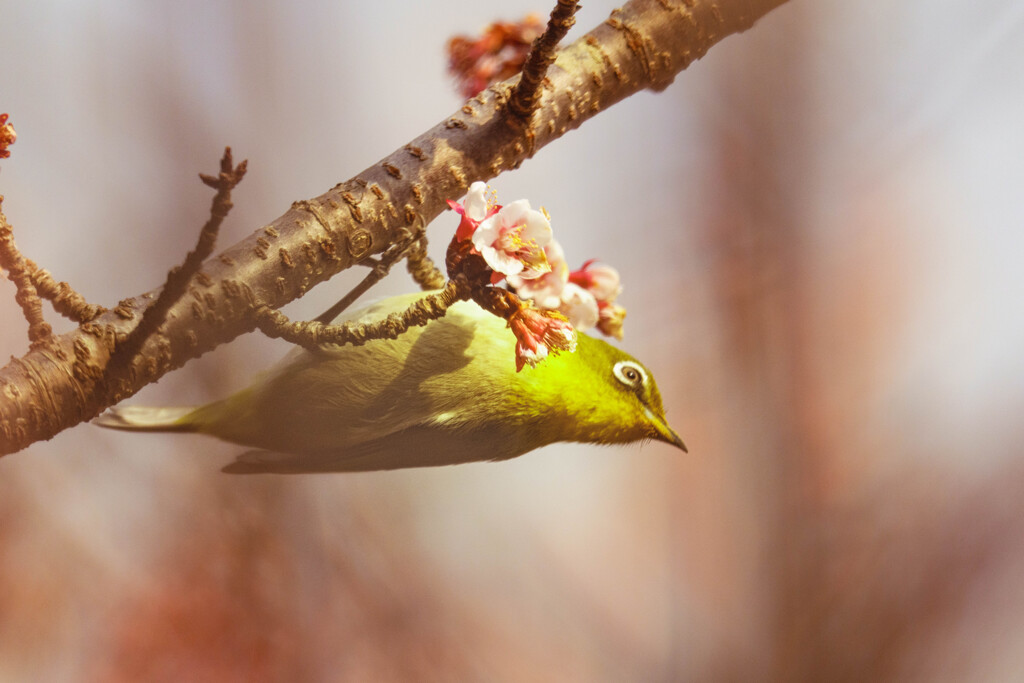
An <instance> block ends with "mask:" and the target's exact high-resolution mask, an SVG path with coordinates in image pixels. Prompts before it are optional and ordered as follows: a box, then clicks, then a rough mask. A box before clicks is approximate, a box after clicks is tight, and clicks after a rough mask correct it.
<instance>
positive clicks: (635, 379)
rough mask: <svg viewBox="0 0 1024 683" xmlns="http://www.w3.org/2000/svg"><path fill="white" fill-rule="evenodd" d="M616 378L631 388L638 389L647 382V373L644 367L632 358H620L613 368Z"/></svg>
mask: <svg viewBox="0 0 1024 683" xmlns="http://www.w3.org/2000/svg"><path fill="white" fill-rule="evenodd" d="M612 372H614V373H615V379H617V380H619V381H620V382H622V383H623V384H625V385H626V386H627V387H629V388H630V389H636V388H637V387H641V386H643V385H644V384H647V373H646V372H644V369H643V368H642V367H640V366H639V365H637V364H636V363H634V362H633V361H631V360H620V361H619V362H618V363H616V364H615V367H613V368H612Z"/></svg>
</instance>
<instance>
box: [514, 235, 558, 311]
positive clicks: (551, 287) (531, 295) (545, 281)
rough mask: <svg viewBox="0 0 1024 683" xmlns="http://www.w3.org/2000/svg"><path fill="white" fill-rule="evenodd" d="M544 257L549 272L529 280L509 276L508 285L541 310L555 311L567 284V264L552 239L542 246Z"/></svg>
mask: <svg viewBox="0 0 1024 683" xmlns="http://www.w3.org/2000/svg"><path fill="white" fill-rule="evenodd" d="M544 256H545V257H546V258H547V260H548V265H549V266H551V270H550V271H549V272H547V273H544V274H543V275H541V276H540V277H536V278H533V279H531V280H527V279H525V278H523V277H521V276H519V275H510V276H509V277H508V283H509V284H510V285H512V286H513V287H515V288H516V293H517V294H519V296H521V297H523V298H524V299H532V300H533V301H534V303H536V304H537V305H538V306H540V307H541V308H546V309H549V310H557V309H558V308H559V307H560V306H561V305H562V290H563V289H565V285H566V283H567V282H569V264H568V263H566V261H565V252H563V251H562V245H560V244H559V243H558V240H556V239H554V238H552V239H551V241H550V242H548V243H547V244H546V245H545V246H544ZM570 320H571V318H570Z"/></svg>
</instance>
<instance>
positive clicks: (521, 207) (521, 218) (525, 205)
mask: <svg viewBox="0 0 1024 683" xmlns="http://www.w3.org/2000/svg"><path fill="white" fill-rule="evenodd" d="M529 212H530V200H528V199H517V200H515V201H514V202H512V203H511V204H506V205H505V206H503V207H501V210H500V211H498V213H497V214H495V217H496V218H497V219H498V220H499V221H500V222H501V225H502V227H506V228H509V227H512V226H515V225H519V224H520V223H523V222H525V221H526V214H527V213H529Z"/></svg>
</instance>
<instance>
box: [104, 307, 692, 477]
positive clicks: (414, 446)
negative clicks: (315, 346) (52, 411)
mask: <svg viewBox="0 0 1024 683" xmlns="http://www.w3.org/2000/svg"><path fill="white" fill-rule="evenodd" d="M419 296H422V295H421V294H411V295H404V296H399V297H393V298H390V299H387V300H385V301H382V302H379V303H377V304H375V305H372V306H369V307H368V308H366V309H364V310H362V311H360V312H359V313H356V314H355V315H354V316H352V319H354V320H358V321H365V322H369V321H372V320H378V319H380V318H382V317H384V316H386V315H387V314H389V313H391V312H394V311H401V310H403V309H404V308H406V307H407V306H408V305H409V304H410V303H412V302H413V301H414V300H415V299H416V298H417V297H419ZM515 343H516V340H515V337H514V336H513V335H512V333H511V332H510V331H509V329H508V327H507V325H506V323H505V321H504V320H502V319H500V318H498V317H496V316H494V315H492V314H490V313H488V312H486V311H484V310H483V309H481V308H480V307H479V306H477V305H476V304H475V303H473V302H471V301H464V302H460V303H457V304H455V305H453V306H452V307H451V308H450V309H449V310H448V313H447V315H445V316H444V317H443V318H440V319H438V320H435V321H432V322H430V323H428V324H427V325H426V326H425V327H414V328H412V329H410V330H409V331H408V332H406V333H405V334H403V335H401V336H400V337H399V338H398V339H394V340H374V341H370V342H367V343H366V344H365V345H363V346H325V347H323V349H322V350H318V351H307V350H305V349H301V348H300V349H296V350H295V351H293V352H292V353H291V354H289V355H288V356H287V357H286V358H285V359H284V360H283V361H282V362H281V363H280V364H279V365H278V366H276V367H275V368H274V369H272V370H270V371H269V372H268V373H266V374H264V375H263V376H261V377H260V378H259V379H258V380H257V381H256V382H255V383H254V384H253V385H252V386H250V387H248V388H246V389H243V390H242V391H240V392H238V393H236V394H234V395H233V396H230V397H228V398H226V399H224V400H221V401H216V402H214V403H210V404H207V405H205V406H200V407H198V408H195V407H190V408H149V407H140V406H126V407H121V408H114V409H113V410H111V411H109V412H107V413H105V414H104V415H101V416H100V417H99V418H97V419H96V420H95V423H96V424H99V425H101V426H104V427H111V428H114V429H127V430H137V431H156V432H198V433H200V434H208V435H210V436H215V437H218V438H220V439H224V440H226V441H231V442H234V443H238V444H242V445H245V446H251V447H255V448H256V449H259V450H256V451H250V452H248V453H245V454H243V455H241V456H239V458H238V459H237V460H236V461H235V462H233V463H231V464H230V465H228V466H227V467H225V468H224V471H225V472H231V473H264V472H276V473H302V472H352V471H365V470H386V469H396V468H401V467H425V466H432V465H451V464H456V463H464V462H474V461H480V460H504V459H507V458H513V457H515V456H517V455H522V454H523V453H526V452H527V451H531V450H533V449H534V448H539V447H540V446H545V445H547V444H550V443H554V442H556V441H581V442H587V443H599V444H614V443H628V442H632V441H638V440H641V439H657V440H659V441H664V442H665V443H669V444H672V445H674V446H676V447H678V448H681V449H683V450H684V451H685V450H686V447H685V446H684V445H683V442H682V440H681V439H680V438H679V436H678V435H677V434H676V433H675V432H674V431H673V430H672V429H671V428H670V427H669V426H668V423H667V422H666V421H665V413H664V409H663V408H662V404H661V395H660V394H659V393H658V387H657V385H656V384H655V382H654V377H653V376H652V375H651V373H650V372H649V371H648V370H647V369H646V368H645V367H644V366H643V365H641V364H640V363H639V362H637V361H636V360H635V359H634V358H632V357H631V356H629V355H628V354H626V353H624V352H623V351H620V350H619V349H617V348H615V347H613V346H611V345H609V344H607V343H605V342H603V341H601V340H598V339H594V338H592V337H589V336H587V335H585V334H580V335H579V339H578V345H577V349H576V351H575V352H573V353H562V354H559V355H557V356H553V357H549V358H547V359H545V360H544V361H543V362H541V363H540V364H538V365H537V367H534V368H526V369H524V370H523V371H522V372H518V373H517V372H516V368H515V361H514V348H515Z"/></svg>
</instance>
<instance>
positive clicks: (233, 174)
mask: <svg viewBox="0 0 1024 683" xmlns="http://www.w3.org/2000/svg"><path fill="white" fill-rule="evenodd" d="M247 164H248V162H247V161H242V163H240V164H238V166H235V165H234V160H233V158H232V156H231V148H230V147H226V148H224V156H223V157H222V158H221V160H220V173H219V174H218V175H217V176H216V177H214V176H209V175H206V174H204V173H200V174H199V178H200V180H202V181H203V183H204V184H206V185H208V186H210V187H212V188H214V189H216V190H217V194H216V195H214V197H213V202H212V204H211V206H210V219H209V220H208V221H206V225H204V226H203V229H202V231H201V232H200V233H199V240H198V241H197V243H196V248H195V249H193V250H192V251H190V252H189V253H188V255H187V256H186V257H185V260H184V262H182V264H181V265H180V266H177V267H175V268H172V269H171V271H170V272H169V273H167V281H166V282H165V283H164V286H163V289H162V290H161V291H160V295H159V296H158V297H157V299H156V301H154V302H153V303H152V304H151V305H150V306H149V307H148V308H146V311H145V312H144V313H143V314H142V320H140V321H139V324H138V325H137V326H136V327H135V329H134V330H132V331H131V333H130V334H129V335H128V337H127V338H126V339H125V340H124V341H123V342H122V343H120V344H118V346H117V348H116V349H115V350H114V354H113V355H112V356H111V358H110V362H109V363H108V364H107V376H108V378H109V377H110V376H111V373H115V374H116V373H120V372H122V371H123V368H124V366H127V365H128V364H130V363H131V362H132V360H133V359H134V358H135V356H136V355H138V353H139V351H140V350H141V349H142V345H143V344H144V343H145V342H146V340H147V339H148V338H149V337H150V336H151V335H152V334H153V333H154V332H156V330H157V328H158V327H160V325H162V324H163V322H164V319H165V318H166V317H167V312H168V311H169V310H170V309H171V307H172V306H173V305H174V304H175V303H176V302H177V301H178V300H179V299H181V297H182V296H183V295H184V294H185V291H186V289H187V288H188V283H189V281H190V280H191V279H192V277H193V276H194V275H195V274H196V273H198V272H199V268H200V267H201V266H202V264H203V261H205V260H206V259H207V258H208V257H209V256H210V254H211V253H212V252H213V247H214V244H216V241H217V233H218V231H219V230H220V225H221V223H222V222H223V221H224V218H225V217H226V216H227V215H228V212H229V211H231V207H232V206H233V205H232V203H231V190H233V189H234V188H235V186H237V185H238V183H240V182H241V181H242V178H243V177H244V176H245V171H246V166H247Z"/></svg>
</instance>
